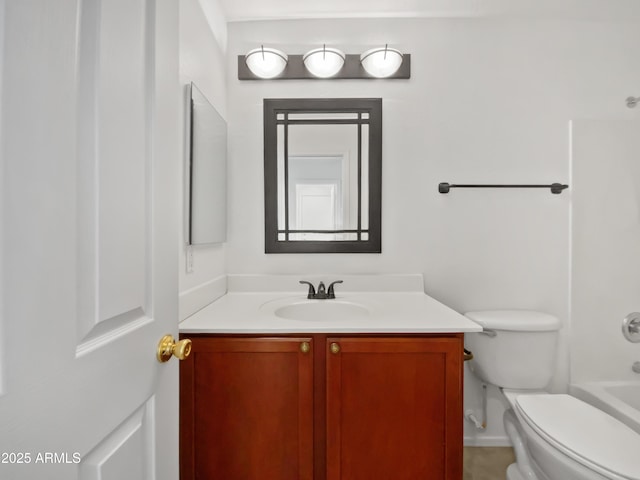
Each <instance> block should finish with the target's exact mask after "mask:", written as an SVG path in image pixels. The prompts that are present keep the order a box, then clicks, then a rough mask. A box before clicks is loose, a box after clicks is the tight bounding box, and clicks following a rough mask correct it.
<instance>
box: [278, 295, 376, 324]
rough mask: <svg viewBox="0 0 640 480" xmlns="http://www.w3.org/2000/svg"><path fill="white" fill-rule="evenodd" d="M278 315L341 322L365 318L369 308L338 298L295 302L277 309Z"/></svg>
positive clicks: (288, 318)
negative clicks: (337, 299)
mask: <svg viewBox="0 0 640 480" xmlns="http://www.w3.org/2000/svg"><path fill="white" fill-rule="evenodd" d="M273 313H274V314H275V315H276V316H277V317H280V318H286V319H287V320H301V321H305V322H340V321H344V320H357V319H364V318H367V317H368V316H369V310H368V309H367V308H366V307H364V306H362V305H359V304H357V303H352V302H341V301H336V300H316V301H313V300H312V301H308V302H301V303H293V304H289V305H285V306H283V307H280V308H278V309H276V310H275V311H274V312H273Z"/></svg>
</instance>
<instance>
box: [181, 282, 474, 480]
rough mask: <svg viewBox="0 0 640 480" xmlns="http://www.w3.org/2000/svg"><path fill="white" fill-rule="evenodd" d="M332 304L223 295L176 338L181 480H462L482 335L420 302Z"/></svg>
mask: <svg viewBox="0 0 640 480" xmlns="http://www.w3.org/2000/svg"><path fill="white" fill-rule="evenodd" d="M345 283H347V282H345ZM336 297H337V298H336V299H335V300H307V299H306V295H305V292H304V291H303V290H302V291H301V293H299V294H295V293H292V292H291V291H289V292H260V293H256V292H230V293H228V294H227V295H225V296H223V297H222V298H221V299H219V300H218V301H216V302H214V303H213V304H211V305H210V306H208V307H206V308H205V309H203V310H201V311H200V312H198V313H196V314H195V315H193V316H192V317H190V318H189V319H187V320H185V322H183V323H182V324H181V336H182V338H190V339H191V340H192V342H193V344H192V353H191V356H190V357H189V358H187V359H186V360H184V361H183V362H181V367H180V368H181V371H180V374H181V377H180V384H181V389H180V427H181V428H180V457H181V479H182V480H187V479H189V480H191V479H196V478H206V479H211V480H216V479H231V480H232V479H261V480H270V479H273V480H288V479H291V480H311V479H316V480H319V479H323V480H324V479H327V480H338V479H344V480H360V479H362V480H365V479H366V480H372V479H394V480H402V479H406V480H416V479H423V478H424V479H429V480H437V479H443V480H445V479H446V480H454V479H461V478H462V364H463V333H464V332H465V331H479V330H480V327H479V326H478V325H476V324H475V323H473V322H471V321H469V320H468V319H466V318H465V317H463V316H462V315H459V314H458V313H456V312H454V311H453V310H451V309H449V308H447V307H445V306H444V305H442V304H440V303H438V302H437V301H435V300H433V299H432V298H430V297H428V296H427V295H425V294H424V293H422V292H406V291H405V292H349V293H337V295H336ZM330 302H334V303H330ZM325 314H326V315H327V317H326V318H324V320H323V315H325ZM298 318H302V319H301V320H298Z"/></svg>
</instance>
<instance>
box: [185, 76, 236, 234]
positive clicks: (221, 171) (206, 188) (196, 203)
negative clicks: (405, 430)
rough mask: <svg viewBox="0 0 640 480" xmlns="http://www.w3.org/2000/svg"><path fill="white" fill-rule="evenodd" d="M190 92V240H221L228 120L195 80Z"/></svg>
mask: <svg viewBox="0 0 640 480" xmlns="http://www.w3.org/2000/svg"><path fill="white" fill-rule="evenodd" d="M187 94H188V105H189V115H188V116H187V118H189V119H190V122H189V127H190V128H189V136H188V138H189V139H190V141H189V156H188V158H189V165H188V178H189V182H188V188H187V191H188V199H187V204H188V210H189V212H188V225H187V236H186V237H187V243H188V244H189V245H205V244H212V243H222V242H224V241H225V240H226V237H227V213H226V212H227V123H226V122H225V121H224V119H223V118H222V116H221V115H220V114H219V113H218V111H217V110H216V109H215V108H214V107H213V105H211V103H210V102H209V101H208V100H207V98H206V97H205V96H204V95H203V94H202V92H201V91H200V90H198V88H197V87H196V86H195V85H194V84H193V83H192V84H191V85H188V86H187Z"/></svg>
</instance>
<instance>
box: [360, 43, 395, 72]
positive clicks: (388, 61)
mask: <svg viewBox="0 0 640 480" xmlns="http://www.w3.org/2000/svg"><path fill="white" fill-rule="evenodd" d="M402 57H403V55H402V53H401V52H400V51H399V50H396V49H395V48H389V45H385V46H384V47H377V48H372V49H371V50H367V51H366V52H364V53H363V54H362V55H360V63H362V67H363V68H364V69H365V70H366V71H367V73H368V74H369V75H371V76H373V77H376V78H387V77H389V76H391V75H393V74H394V73H396V72H397V71H398V69H399V68H400V65H402Z"/></svg>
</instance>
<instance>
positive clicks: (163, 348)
mask: <svg viewBox="0 0 640 480" xmlns="http://www.w3.org/2000/svg"><path fill="white" fill-rule="evenodd" d="M190 353H191V340H189V339H188V338H185V339H184V340H180V341H179V342H176V341H175V339H174V338H173V336H171V335H165V336H164V337H162V338H161V339H160V343H158V353H157V355H156V357H157V358H158V361H159V362H160V363H164V362H168V361H169V359H171V355H173V356H174V357H176V358H177V359H178V360H184V359H185V358H187V357H188V356H189V354H190Z"/></svg>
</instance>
